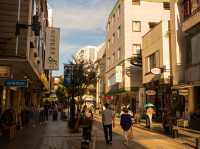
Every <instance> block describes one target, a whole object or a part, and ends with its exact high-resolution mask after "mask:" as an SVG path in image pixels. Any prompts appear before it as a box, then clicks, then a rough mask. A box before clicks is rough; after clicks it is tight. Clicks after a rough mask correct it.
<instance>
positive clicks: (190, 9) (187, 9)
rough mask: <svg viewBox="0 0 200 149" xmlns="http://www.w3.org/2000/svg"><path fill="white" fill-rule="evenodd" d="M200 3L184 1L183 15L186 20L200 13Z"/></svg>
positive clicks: (190, 0)
mask: <svg viewBox="0 0 200 149" xmlns="http://www.w3.org/2000/svg"><path fill="white" fill-rule="evenodd" d="M199 8H200V1H199V0H183V13H184V18H185V19H187V17H189V16H191V15H194V14H195V13H197V12H198V11H199Z"/></svg>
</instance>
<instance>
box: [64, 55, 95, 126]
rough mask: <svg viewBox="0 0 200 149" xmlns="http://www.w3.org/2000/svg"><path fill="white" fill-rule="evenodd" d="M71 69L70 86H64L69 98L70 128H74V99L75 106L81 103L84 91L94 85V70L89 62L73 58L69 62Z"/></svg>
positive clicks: (93, 66)
mask: <svg viewBox="0 0 200 149" xmlns="http://www.w3.org/2000/svg"><path fill="white" fill-rule="evenodd" d="M71 65H73V69H72V70H71V71H72V72H71V74H72V78H71V79H72V80H71V82H72V84H71V85H70V86H67V85H65V88H66V90H67V93H68V95H69V96H71V100H70V121H71V122H70V126H71V127H73V126H74V122H75V99H74V97H77V98H78V102H77V106H78V108H80V105H81V104H82V103H83V100H82V96H83V95H84V94H85V92H86V90H87V89H88V87H89V86H90V85H93V86H95V84H96V68H95V65H94V64H93V63H92V62H91V61H80V60H77V59H75V58H74V61H73V62H71Z"/></svg>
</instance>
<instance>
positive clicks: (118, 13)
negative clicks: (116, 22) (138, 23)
mask: <svg viewBox="0 0 200 149" xmlns="http://www.w3.org/2000/svg"><path fill="white" fill-rule="evenodd" d="M120 13H121V8H120V5H119V6H118V11H117V16H118V17H119V16H120Z"/></svg>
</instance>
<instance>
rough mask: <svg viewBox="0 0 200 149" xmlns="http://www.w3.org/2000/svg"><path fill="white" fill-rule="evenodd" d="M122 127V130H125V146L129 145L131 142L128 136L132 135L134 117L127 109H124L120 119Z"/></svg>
mask: <svg viewBox="0 0 200 149" xmlns="http://www.w3.org/2000/svg"><path fill="white" fill-rule="evenodd" d="M120 125H121V128H122V129H123V134H124V138H125V142H124V144H125V145H128V140H129V138H128V135H129V133H132V128H131V127H132V117H131V115H130V113H129V112H128V109H127V108H126V107H124V108H123V113H122V114H121V118H120ZM130 128H131V132H129V130H130ZM131 135H132V134H131Z"/></svg>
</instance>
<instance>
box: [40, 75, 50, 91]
mask: <svg viewBox="0 0 200 149" xmlns="http://www.w3.org/2000/svg"><path fill="white" fill-rule="evenodd" d="M40 80H41V81H42V83H43V85H44V88H45V89H47V90H48V88H49V82H48V80H47V77H46V76H45V74H44V73H42V74H41V76H40Z"/></svg>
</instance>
